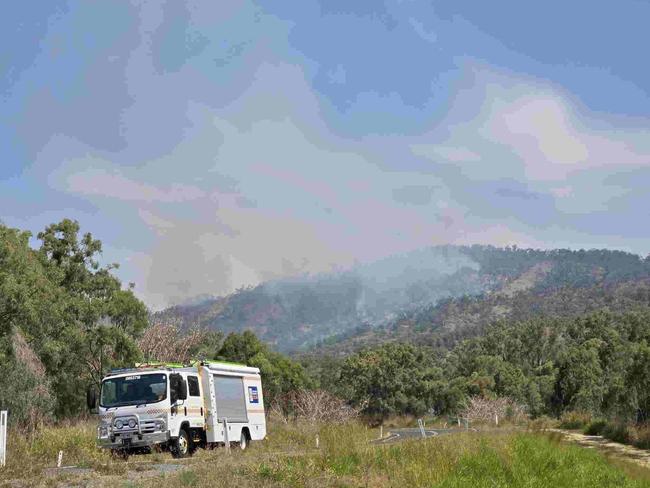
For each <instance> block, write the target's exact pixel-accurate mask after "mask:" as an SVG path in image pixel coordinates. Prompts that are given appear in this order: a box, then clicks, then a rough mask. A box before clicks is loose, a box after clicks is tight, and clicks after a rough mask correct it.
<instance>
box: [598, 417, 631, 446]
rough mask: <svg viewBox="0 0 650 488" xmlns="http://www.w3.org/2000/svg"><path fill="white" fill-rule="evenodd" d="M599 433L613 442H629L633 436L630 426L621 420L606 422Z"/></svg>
mask: <svg viewBox="0 0 650 488" xmlns="http://www.w3.org/2000/svg"><path fill="white" fill-rule="evenodd" d="M601 435H602V436H603V437H606V438H607V439H610V440H612V441H614V442H620V443H622V444H630V443H631V441H632V438H633V434H632V432H631V429H630V427H628V426H627V425H626V424H624V423H623V422H612V423H607V425H605V427H604V428H603V430H602V432H601Z"/></svg>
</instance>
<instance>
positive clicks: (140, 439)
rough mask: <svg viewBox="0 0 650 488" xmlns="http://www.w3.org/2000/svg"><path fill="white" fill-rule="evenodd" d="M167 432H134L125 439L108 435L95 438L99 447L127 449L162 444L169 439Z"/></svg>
mask: <svg viewBox="0 0 650 488" xmlns="http://www.w3.org/2000/svg"><path fill="white" fill-rule="evenodd" d="M169 439H170V436H169V432H154V433H150V434H138V433H137V432H134V433H133V435H131V437H130V438H128V441H127V439H125V438H124V437H123V436H120V435H119V434H118V435H109V436H108V437H100V438H99V439H97V444H98V445H99V447H104V448H107V449H128V448H132V447H150V446H153V445H155V444H162V443H164V442H167V441H169Z"/></svg>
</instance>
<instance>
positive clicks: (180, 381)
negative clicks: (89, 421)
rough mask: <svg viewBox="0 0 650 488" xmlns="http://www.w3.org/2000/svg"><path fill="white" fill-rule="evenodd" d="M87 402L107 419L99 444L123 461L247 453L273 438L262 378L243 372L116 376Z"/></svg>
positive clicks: (195, 367) (211, 365)
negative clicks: (199, 451)
mask: <svg viewBox="0 0 650 488" xmlns="http://www.w3.org/2000/svg"><path fill="white" fill-rule="evenodd" d="M87 401H88V407H89V408H90V409H91V411H95V412H97V413H98V414H99V425H98V427H97V442H98V444H99V445H100V446H101V447H104V448H107V449H111V450H112V451H113V452H119V453H122V454H124V453H132V452H137V451H138V450H147V449H151V448H153V447H156V446H157V447H158V448H161V449H169V451H171V453H172V455H173V456H174V457H178V458H181V457H186V456H190V455H192V453H193V452H194V451H195V450H196V448H197V447H203V448H206V447H208V448H211V447H215V446H219V445H224V444H228V445H230V443H235V444H236V445H238V446H239V448H240V449H242V450H243V449H246V448H247V447H248V446H249V443H250V442H251V441H259V440H262V439H264V437H265V436H266V416H265V412H264V397H263V395H262V381H261V378H260V371H259V369H258V368H251V367H247V366H243V365H239V364H231V363H222V362H197V363H194V364H190V365H181V364H160V363H158V364H142V365H136V367H134V368H128V369H117V370H112V371H111V372H110V373H109V374H108V375H106V377H104V379H103V380H102V382H101V389H100V390H99V395H98V394H97V390H96V389H89V390H88V394H87Z"/></svg>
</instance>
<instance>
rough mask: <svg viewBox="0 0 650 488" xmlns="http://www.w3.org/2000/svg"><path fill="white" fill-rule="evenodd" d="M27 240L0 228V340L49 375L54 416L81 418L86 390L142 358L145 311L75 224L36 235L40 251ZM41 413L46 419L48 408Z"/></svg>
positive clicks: (15, 385) (98, 245) (7, 360)
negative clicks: (16, 344)
mask: <svg viewBox="0 0 650 488" xmlns="http://www.w3.org/2000/svg"><path fill="white" fill-rule="evenodd" d="M29 237H30V235H29V233H26V232H20V231H19V230H17V229H10V228H8V227H5V226H2V225H0V337H4V338H10V337H14V336H15V334H16V333H18V334H20V336H21V337H24V338H25V340H26V344H27V346H28V348H29V349H30V350H33V352H34V353H35V354H36V356H37V358H38V361H39V363H41V364H42V366H43V367H44V370H45V374H46V377H47V384H48V389H51V393H52V398H53V399H54V402H55V409H54V411H55V413H56V415H57V416H58V417H65V416H69V415H75V414H78V413H79V412H81V411H82V409H83V405H84V401H83V398H84V392H85V389H86V386H87V385H89V384H91V383H97V382H98V381H99V380H100V378H101V376H102V375H103V374H104V373H105V372H106V370H107V369H108V368H110V367H112V366H116V365H121V364H127V363H130V362H133V361H134V360H137V359H138V358H139V354H140V353H139V350H138V348H137V347H136V344H135V339H136V338H137V337H138V336H139V335H140V334H141V333H142V331H143V330H144V329H145V327H147V325H148V315H147V309H146V307H145V306H144V304H143V303H142V302H141V301H140V300H138V299H137V298H136V297H135V296H134V295H133V293H132V291H131V290H123V289H122V288H121V285H120V282H119V280H118V279H117V278H115V277H114V276H113V275H112V274H111V270H112V269H113V268H115V267H116V265H110V266H107V267H101V266H100V264H99V262H98V260H97V256H98V255H99V254H100V253H101V249H102V247H101V242H100V241H98V240H96V239H94V238H93V237H92V235H91V234H84V235H83V236H81V237H80V236H79V224H78V223H77V222H75V221H72V220H68V219H65V220H63V221H61V222H60V223H58V224H53V225H50V226H48V227H47V228H46V229H45V230H44V231H43V232H41V233H39V234H38V238H39V239H40V240H41V242H42V244H41V247H40V248H39V249H38V250H33V249H31V248H30V247H29ZM10 349H11V348H10ZM12 357H15V351H11V350H8V351H7V353H6V355H5V358H4V359H2V360H0V367H5V368H7V367H9V366H8V365H9V364H10V361H11V360H12V359H11V358H12ZM28 373H29V372H26V373H25V378H26V379H25V381H28V380H27V378H29V377H30V375H29V374H28ZM32 376H33V375H32ZM17 379H18V378H16V380H17ZM5 381H8V380H5ZM18 387H19V383H16V382H14V383H13V384H12V385H11V389H12V390H14V389H15V388H18ZM3 401H4V402H8V401H9V400H6V399H5V400H3ZM36 404H38V402H36ZM0 406H4V405H0ZM39 408H40V407H39ZM14 410H15V409H14ZM41 411H42V414H43V415H46V414H47V412H48V411H49V407H46V406H45V405H44V404H43V405H42V408H41Z"/></svg>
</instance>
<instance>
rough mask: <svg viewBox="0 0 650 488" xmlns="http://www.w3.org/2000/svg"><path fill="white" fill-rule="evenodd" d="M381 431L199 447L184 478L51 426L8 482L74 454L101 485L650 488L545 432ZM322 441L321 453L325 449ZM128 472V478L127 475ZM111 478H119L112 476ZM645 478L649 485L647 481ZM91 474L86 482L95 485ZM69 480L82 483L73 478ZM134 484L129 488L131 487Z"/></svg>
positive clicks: (21, 455) (300, 431)
mask: <svg viewBox="0 0 650 488" xmlns="http://www.w3.org/2000/svg"><path fill="white" fill-rule="evenodd" d="M377 434H378V433H377V431H376V430H372V429H367V428H366V427H364V426H363V425H361V424H356V423H353V424H346V425H327V424H326V425H310V424H286V425H285V424H277V425H270V426H269V436H268V438H267V439H266V440H264V441H262V442H258V443H253V444H252V446H251V449H249V450H247V451H245V452H240V451H239V450H237V449H232V450H231V452H230V453H228V452H227V451H226V450H225V449H223V448H220V449H215V450H212V451H204V450H199V451H198V452H197V454H196V455H195V456H194V457H193V458H192V459H190V460H188V461H185V462H183V465H184V466H185V468H184V469H183V470H182V471H180V472H176V473H167V474H160V473H157V472H153V471H150V472H149V474H148V475H146V476H145V475H141V474H140V473H139V471H143V468H142V465H141V464H137V465H136V464H135V463H141V462H146V461H147V460H152V461H154V460H155V462H161V461H162V462H173V461H172V459H171V457H170V456H169V455H168V454H164V455H160V454H159V455H154V456H151V455H145V456H138V457H134V458H132V459H131V461H129V462H128V463H126V462H124V461H121V460H115V461H114V460H111V459H110V456H109V455H108V454H107V453H106V452H104V451H101V450H99V449H97V448H96V447H95V444H94V436H95V427H94V424H80V425H71V426H67V427H65V428H62V427H56V428H46V429H44V431H43V432H41V433H40V434H39V435H38V436H36V437H34V438H33V439H27V438H23V439H20V438H19V437H18V436H15V435H14V436H12V437H10V445H9V449H10V451H9V455H8V458H7V459H8V462H9V464H8V466H7V468H6V470H4V471H3V470H0V485H3V481H2V480H5V483H8V482H9V480H11V481H12V483H13V480H29V481H27V483H26V485H29V486H37V485H47V484H50V483H51V482H52V480H51V479H50V480H48V479H47V477H44V476H43V468H44V467H52V466H55V464H56V456H57V453H58V451H59V450H64V464H76V465H81V466H89V467H92V468H94V474H93V475H92V478H91V480H92V485H93V486H120V483H122V480H121V477H122V476H124V477H126V475H127V474H128V478H129V480H128V486H134V487H135V486H138V487H155V488H160V486H181V487H182V486H192V487H198V488H200V487H208V486H210V487H211V486H221V487H229V486H233V487H235V486H236V487H244V488H245V487H256V488H259V487H326V486H340V487H343V486H352V487H400V488H406V487H415V488H417V487H427V488H429V487H439V488H443V487H444V488H457V487H458V488H460V487H468V486H469V487H472V488H482V487H486V488H487V487H522V488H523V487H527V488H529V487H539V488H542V487H557V488H562V487H572V488H573V487H577V488H579V487H612V488H613V487H616V488H619V487H623V488H637V487H639V488H640V487H648V488H650V481H648V480H649V479H650V475H649V474H648V473H649V472H648V470H646V469H643V468H636V470H626V469H625V465H614V464H612V463H610V462H608V460H607V459H605V458H604V457H603V456H602V455H600V454H599V453H597V452H594V451H590V450H586V449H583V448H581V447H577V446H571V445H565V444H562V443H560V442H558V441H557V439H556V438H552V437H549V436H546V435H542V434H536V433H512V432H503V433H500V432H498V431H494V432H491V433H490V434H477V433H471V432H459V433H454V434H453V435H447V436H439V437H434V438H429V439H426V440H412V441H404V442H400V443H396V444H387V445H376V444H371V443H370V442H369V441H370V440H371V439H376V437H377ZM316 436H318V438H319V447H318V448H316V442H315V440H316ZM127 471H128V473H127ZM107 475H111V476H107ZM644 478H645V479H644ZM89 481H90V479H89V478H88V477H87V478H85V479H84V481H83V482H82V483H81V484H87V483H88V482H89ZM64 482H65V483H69V484H75V483H76V484H79V480H77V481H76V482H75V481H74V480H73V479H65V481H64ZM124 486H126V485H124Z"/></svg>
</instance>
